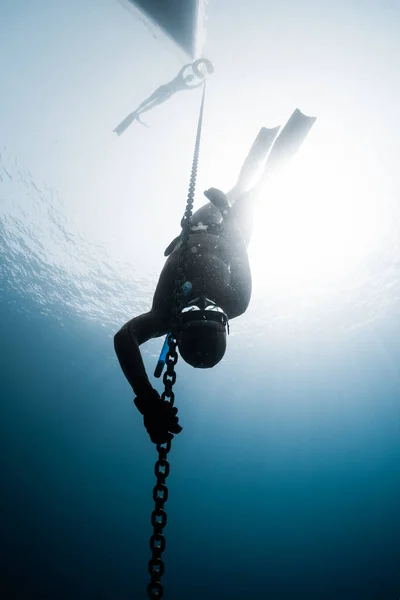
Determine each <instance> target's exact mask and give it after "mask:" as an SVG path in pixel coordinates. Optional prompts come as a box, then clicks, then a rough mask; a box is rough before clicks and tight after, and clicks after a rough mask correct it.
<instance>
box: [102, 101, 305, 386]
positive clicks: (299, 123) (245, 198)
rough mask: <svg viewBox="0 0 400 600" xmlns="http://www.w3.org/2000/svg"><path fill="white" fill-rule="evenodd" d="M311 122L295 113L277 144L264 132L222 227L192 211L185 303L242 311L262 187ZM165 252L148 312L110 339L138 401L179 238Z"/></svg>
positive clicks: (161, 326)
mask: <svg viewBox="0 0 400 600" xmlns="http://www.w3.org/2000/svg"><path fill="white" fill-rule="evenodd" d="M314 121H315V118H314V117H307V116H305V115H303V114H302V113H301V112H300V111H299V110H298V109H296V110H295V111H294V113H293V114H292V116H291V117H290V119H289V121H288V122H287V123H286V125H285V127H284V128H283V129H282V131H281V133H280V134H279V136H278V137H277V138H276V139H275V136H276V134H277V131H278V129H279V128H274V129H266V128H264V127H263V128H262V129H261V130H260V132H259V134H258V136H257V138H256V140H255V142H254V144H253V146H252V148H251V149H250V152H249V154H248V156H247V158H246V160H245V162H244V164H243V166H242V169H241V172H240V174H239V178H238V181H237V183H236V185H235V187H234V188H233V189H232V190H231V191H230V192H228V194H227V197H228V199H229V201H230V204H231V206H232V208H231V210H230V211H229V213H228V216H227V217H224V219H223V220H222V222H221V218H222V217H221V212H220V211H219V209H218V208H216V206H214V203H210V202H209V203H207V204H206V205H204V206H203V207H201V208H200V209H199V210H197V211H196V212H195V214H194V215H193V217H192V221H191V222H192V228H193V230H192V232H191V235H190V236H189V252H188V261H187V265H186V273H185V277H186V280H187V281H190V283H191V284H192V291H191V294H190V297H188V298H187V301H188V302H189V301H190V300H192V299H194V298H196V297H197V296H200V295H201V294H204V295H205V296H206V297H208V298H210V299H211V300H213V301H214V302H215V303H216V304H217V305H218V306H220V307H221V308H222V309H223V310H224V311H225V312H226V314H227V315H228V317H229V318H230V319H233V318H235V317H238V316H239V315H241V314H243V313H244V312H245V310H246V309H247V307H248V305H249V302H250V296H251V274H250V267H249V261H248V257H247V246H248V244H249V241H250V237H251V232H252V222H253V216H254V208H255V203H256V201H257V197H258V195H259V189H260V186H261V185H262V182H263V180H264V179H265V178H266V177H267V176H268V175H269V172H270V171H271V170H272V168H273V167H274V165H277V164H282V163H284V162H285V161H286V162H287V161H288V160H290V158H291V157H292V156H293V155H294V154H295V152H296V151H297V149H298V148H299V147H300V146H301V144H302V142H303V140H304V139H305V137H306V136H307V134H308V132H309V130H310V128H311V127H312V125H313V123H314ZM272 145H273V146H272ZM271 147H272V150H271V152H270V154H269V156H268V160H267V162H266V166H265V170H264V175H263V177H262V179H261V180H260V183H259V184H257V185H256V187H255V188H253V189H252V190H250V191H245V190H246V189H248V187H249V186H250V185H251V182H252V180H253V179H254V176H255V174H256V173H257V172H258V169H259V168H260V167H261V165H262V164H263V162H264V161H265V158H266V156H267V154H268V152H269V150H270V149H271ZM200 224H202V225H203V226H208V228H207V229H206V230H205V231H201V229H198V230H194V229H195V227H196V226H199V225H200ZM169 249H171V250H172V251H171V254H170V256H169V258H168V260H167V261H166V263H165V266H164V268H163V270H162V272H161V275H160V278H159V281H158V284H157V288H156V291H155V294H154V298H153V305H152V308H151V310H150V311H149V312H148V313H145V314H143V315H140V316H139V317H136V318H134V319H132V320H131V321H129V322H128V323H126V324H125V325H124V326H123V327H122V328H121V329H120V331H119V332H118V333H117V334H116V335H115V338H114V345H115V351H116V353H117V356H118V360H119V362H120V365H121V368H122V370H123V372H124V374H125V377H126V378H127V380H128V381H129V383H130V384H131V386H132V388H133V391H134V393H135V394H136V395H137V396H141V395H142V394H144V395H146V392H148V391H149V390H152V386H151V384H150V382H149V380H148V378H147V375H146V371H145V368H144V364H143V360H142V356H141V354H140V350H139V346H140V344H143V343H144V342H146V341H147V340H149V339H151V338H155V337H159V336H162V335H165V334H166V333H167V332H168V330H169V326H170V320H171V306H172V298H173V293H174V288H175V276H176V268H177V264H178V258H179V237H178V238H176V239H175V240H174V241H173V242H172V244H170V247H169ZM166 255H168V252H167V251H166Z"/></svg>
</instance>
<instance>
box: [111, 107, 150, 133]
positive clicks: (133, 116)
mask: <svg viewBox="0 0 400 600" xmlns="http://www.w3.org/2000/svg"><path fill="white" fill-rule="evenodd" d="M136 117H137V114H136V112H132V113H131V114H130V115H128V116H127V117H125V119H124V120H123V121H121V123H120V124H119V125H117V127H116V128H115V129H114V131H115V133H116V134H117V135H118V136H119V135H122V134H123V133H124V131H125V130H126V129H128V127H129V126H130V125H132V123H133V121H135V119H136ZM143 125H144V123H143Z"/></svg>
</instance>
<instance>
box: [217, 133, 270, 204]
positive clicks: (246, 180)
mask: <svg viewBox="0 0 400 600" xmlns="http://www.w3.org/2000/svg"><path fill="white" fill-rule="evenodd" d="M279 129H280V126H278V127H273V128H271V129H268V128H267V127H262V128H261V129H260V131H259V132H258V135H257V137H256V139H255V140H254V142H253V145H252V146H251V148H250V151H249V153H248V155H247V157H246V158H245V161H244V163H243V165H242V168H241V169H240V173H239V177H238V179H237V182H236V184H235V185H234V187H233V188H232V189H231V190H230V191H229V192H228V193H227V197H228V199H229V201H230V203H231V204H232V203H234V201H235V198H237V197H238V196H240V195H241V194H242V193H243V192H245V191H246V190H247V189H248V188H249V186H250V185H251V183H252V180H253V179H254V177H255V175H256V174H257V171H258V169H259V168H260V167H261V165H262V163H263V162H264V161H265V159H266V157H267V154H268V152H269V151H270V149H271V146H272V144H273V142H274V140H275V138H276V135H277V133H278V131H279Z"/></svg>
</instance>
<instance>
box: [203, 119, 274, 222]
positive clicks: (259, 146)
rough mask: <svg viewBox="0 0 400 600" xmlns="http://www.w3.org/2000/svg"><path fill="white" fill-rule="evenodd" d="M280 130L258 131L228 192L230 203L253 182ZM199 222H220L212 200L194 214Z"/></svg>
mask: <svg viewBox="0 0 400 600" xmlns="http://www.w3.org/2000/svg"><path fill="white" fill-rule="evenodd" d="M278 131H279V127H274V128H272V129H267V128H266V127H262V128H261V129H260V131H259V132H258V135H257V137H256V139H255V140H254V142H253V144H252V146H251V148H250V151H249V153H248V155H247V156H246V159H245V161H244V163H243V165H242V168H241V169H240V173H239V176H238V179H237V182H236V184H235V186H234V187H233V188H232V189H231V190H230V191H229V192H228V193H227V194H226V196H227V198H228V202H229V204H230V205H232V204H234V203H235V201H236V200H237V199H238V198H239V197H241V196H242V195H243V192H245V191H246V189H247V188H248V187H249V186H250V184H251V183H252V181H253V179H254V177H255V176H256V175H257V172H258V170H259V169H260V167H261V165H262V163H263V162H264V161H265V159H266V157H267V154H268V152H269V150H270V148H271V146H272V143H273V141H274V139H275V137H276V134H277V133H278ZM199 222H201V223H203V225H211V224H212V223H220V222H221V214H220V211H219V209H218V208H217V206H215V205H214V204H212V203H211V202H207V204H204V205H203V206H201V207H200V208H199V209H198V210H197V211H196V212H195V213H194V214H193V216H192V223H193V225H197V224H198V223H199ZM247 229H248V227H247Z"/></svg>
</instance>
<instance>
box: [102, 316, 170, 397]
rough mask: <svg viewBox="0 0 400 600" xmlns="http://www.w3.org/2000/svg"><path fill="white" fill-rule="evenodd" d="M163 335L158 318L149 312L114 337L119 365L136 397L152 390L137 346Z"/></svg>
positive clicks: (132, 321)
mask: <svg viewBox="0 0 400 600" xmlns="http://www.w3.org/2000/svg"><path fill="white" fill-rule="evenodd" d="M164 333H166V330H165V327H164V325H163V324H162V323H161V322H160V318H159V317H158V315H156V314H155V313H154V312H152V311H150V312H148V313H145V314H143V315H140V316H139V317H135V318H134V319H132V320H131V321H128V323H126V324H125V325H124V326H123V327H122V328H121V329H120V330H119V331H118V333H117V334H116V335H115V337H114V348H115V352H116V354H117V357H118V361H119V364H120V366H121V369H122V371H123V373H124V375H125V377H126V378H127V380H128V381H129V383H130V385H131V386H132V389H133V391H134V393H135V394H136V395H137V396H144V395H147V394H148V393H149V392H150V391H151V390H152V389H153V388H152V385H151V383H150V381H149V378H148V377H147V373H146V369H145V366H144V363H143V358H142V354H141V352H140V349H139V346H140V345H141V344H143V343H145V342H147V341H148V340H149V339H151V338H155V337H159V336H160V335H163V334H164Z"/></svg>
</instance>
